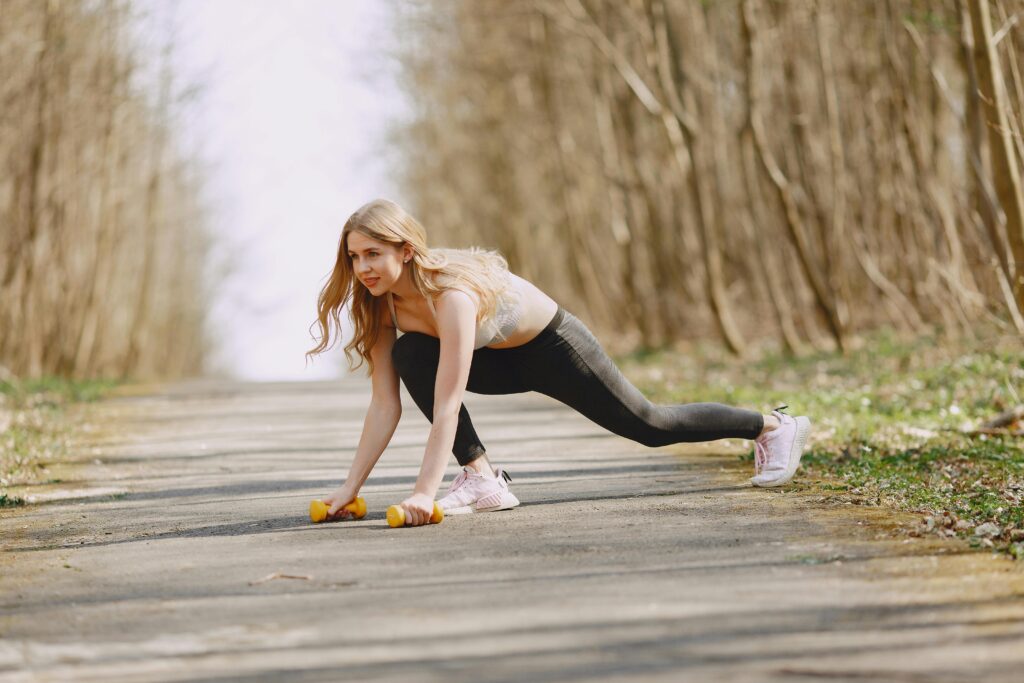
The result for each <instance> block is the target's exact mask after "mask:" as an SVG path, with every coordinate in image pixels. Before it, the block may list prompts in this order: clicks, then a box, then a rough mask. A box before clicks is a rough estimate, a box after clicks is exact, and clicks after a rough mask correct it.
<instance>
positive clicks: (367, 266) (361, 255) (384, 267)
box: [348, 232, 410, 296]
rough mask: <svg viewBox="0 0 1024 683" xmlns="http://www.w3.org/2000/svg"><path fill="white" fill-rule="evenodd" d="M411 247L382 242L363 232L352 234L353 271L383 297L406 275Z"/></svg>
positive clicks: (373, 291) (366, 285) (350, 244)
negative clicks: (407, 259) (406, 259)
mask: <svg viewBox="0 0 1024 683" xmlns="http://www.w3.org/2000/svg"><path fill="white" fill-rule="evenodd" d="M409 249H410V248H409V247H408V246H407V245H403V246H401V247H399V246H395V245H394V244H390V243H388V242H381V241H379V240H375V239H373V238H372V237H368V236H366V235H364V234H363V233H361V232H350V233H349V234H348V257H349V258H350V259H351V260H352V272H353V273H355V276H356V278H357V279H358V280H359V281H360V282H361V283H363V286H365V287H366V288H367V289H368V290H370V294H372V295H374V296H380V295H381V294H384V293H385V292H388V291H390V290H391V288H392V287H394V285H395V283H396V282H398V278H400V277H401V276H402V269H403V266H404V265H405V264H404V258H405V256H406V254H404V253H403V252H404V251H408V250H409Z"/></svg>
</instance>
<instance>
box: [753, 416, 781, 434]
mask: <svg viewBox="0 0 1024 683" xmlns="http://www.w3.org/2000/svg"><path fill="white" fill-rule="evenodd" d="M763 417H764V427H762V428H761V433H760V434H758V437H762V436H764V435H765V434H767V433H768V432H771V431H774V430H776V429H778V428H779V427H781V426H782V423H781V422H779V418H777V417H775V416H774V415H764V416H763Z"/></svg>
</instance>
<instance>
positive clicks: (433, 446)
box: [402, 289, 476, 524]
mask: <svg viewBox="0 0 1024 683" xmlns="http://www.w3.org/2000/svg"><path fill="white" fill-rule="evenodd" d="M437 331H438V336H439V337H440V338H441V357H440V359H439V361H438V365H437V379H436V380H435V382H434V420H433V424H432V425H431V428H430V436H428V437H427V448H426V451H425V453H424V455H423V464H422V466H421V467H420V473H419V477H417V479H416V487H415V489H413V496H412V497H410V498H408V499H407V500H406V501H404V502H403V503H402V506H403V507H405V508H406V513H407V517H408V519H409V523H410V524H425V523H426V522H427V520H428V519H429V517H430V512H431V511H432V509H433V501H434V496H435V495H436V494H437V489H438V487H439V486H440V485H441V480H442V479H443V478H444V470H445V467H446V466H447V464H448V458H449V456H450V455H451V452H452V446H453V445H454V443H455V430H456V427H457V426H458V423H459V408H460V407H461V406H462V398H463V395H464V394H465V393H466V382H467V381H468V380H469V367H470V365H471V364H472V362H473V343H474V341H475V338H476V303H475V302H474V301H473V299H471V298H470V296H469V295H468V294H466V293H465V292H462V291H459V290H455V289H451V290H447V291H446V292H444V293H443V294H442V295H441V296H440V298H439V300H438V303H437Z"/></svg>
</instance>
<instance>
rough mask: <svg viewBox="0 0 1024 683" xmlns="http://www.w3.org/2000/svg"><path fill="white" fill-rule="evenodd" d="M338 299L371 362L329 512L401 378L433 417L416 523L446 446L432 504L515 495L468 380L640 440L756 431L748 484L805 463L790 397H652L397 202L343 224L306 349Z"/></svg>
mask: <svg viewBox="0 0 1024 683" xmlns="http://www.w3.org/2000/svg"><path fill="white" fill-rule="evenodd" d="M346 302H349V303H350V308H351V313H352V320H353V323H354V328H355V332H354V336H353V339H352V341H351V342H349V344H348V345H347V346H346V347H345V354H346V356H347V357H348V358H349V362H350V364H351V365H353V369H355V368H356V367H358V366H359V365H361V364H362V363H363V362H364V361H365V362H366V363H367V365H368V367H369V371H370V377H371V380H372V385H373V397H372V399H371V400H370V406H369V409H368V411H367V415H366V420H365V422H364V425H363V433H362V437H361V438H360V439H359V445H358V447H357V449H356V454H355V458H354V459H353V461H352V466H351V468H350V470H349V474H348V478H346V480H345V483H344V484H342V485H341V486H340V487H339V488H338V489H337V490H336V491H334V492H333V493H331V495H330V496H328V497H327V498H326V499H325V500H324V502H326V503H327V504H328V505H329V506H330V507H329V510H328V514H329V515H330V517H331V518H340V517H342V516H348V514H349V513H347V512H345V511H344V510H342V509H341V508H342V507H343V506H344V505H346V504H347V503H349V502H351V501H352V500H354V499H355V498H356V496H357V495H358V493H359V490H360V488H362V486H363V483H364V482H365V481H366V479H367V477H368V476H369V475H370V470H372V469H373V466H374V465H375V464H376V462H377V459H378V458H379V457H380V455H381V453H383V451H384V449H385V448H386V447H387V445H388V443H389V442H390V441H391V437H392V435H393V434H394V432H395V428H396V427H397V426H398V421H399V418H400V417H401V414H402V405H401V400H400V398H399V379H401V380H402V381H403V382H404V383H405V385H406V388H407V389H408V391H409V394H410V395H411V396H412V398H413V400H414V401H415V402H416V405H417V406H418V407H419V408H420V410H422V411H423V414H424V415H426V417H427V419H429V420H430V421H431V423H432V426H431V429H430V435H429V437H428V439H427V446H426V451H425V453H424V456H423V464H422V466H421V467H420V472H419V476H418V477H417V479H416V485H415V487H414V489H413V494H412V495H411V496H410V497H409V498H407V499H405V500H404V501H403V502H402V503H401V505H402V507H403V508H404V509H405V513H406V517H407V519H408V521H409V523H410V524H413V525H420V524H425V523H426V522H427V520H428V519H429V517H430V513H431V511H432V509H433V503H434V496H435V494H436V493H437V490H438V487H439V486H440V485H441V480H442V478H443V477H444V471H445V467H446V466H447V463H448V454H449V453H454V454H455V457H456V459H457V460H458V462H459V464H460V465H462V472H461V473H460V474H459V475H458V476H457V477H456V478H455V480H454V481H453V482H452V484H451V486H450V487H449V489H448V492H447V493H446V495H445V496H444V497H443V498H441V499H440V500H439V501H438V502H439V504H440V505H441V507H442V508H443V509H444V510H445V512H446V513H447V514H459V513H464V512H489V511H494V510H505V509H509V508H512V507H515V506H516V505H518V504H519V501H518V499H517V498H516V497H515V495H513V494H512V492H511V490H510V489H509V486H508V482H509V481H510V477H509V476H508V475H507V474H506V473H505V472H504V471H503V470H501V469H497V470H495V469H494V468H493V466H492V465H491V463H490V461H489V460H488V457H487V452H486V450H485V448H484V446H483V443H482V442H481V441H480V438H479V437H478V436H477V434H476V431H474V429H473V423H472V421H471V420H470V417H469V413H468V412H467V411H466V408H465V406H463V405H462V398H463V394H464V393H465V392H466V390H467V389H468V390H469V391H471V392H474V393H479V394H512V393H520V392H526V391H539V392H541V393H543V394H547V395H548V396H551V397H553V398H555V399H558V400H559V401H562V402H563V403H565V404H567V405H569V406H570V407H572V408H574V409H575V410H577V411H579V412H580V413H582V414H583V415H584V416H586V417H588V418H590V419H591V420H593V421H594V422H596V423H597V424H599V425H601V426H603V427H605V428H606V429H608V430H610V431H612V432H614V433H615V434H618V435H620V436H624V437H626V438H629V439H632V440H634V441H637V442H639V443H642V444H644V445H647V446H664V445H667V444H672V443H679V442H683V441H690V442H693V441H713V440H715V439H723V438H735V437H740V438H745V439H754V443H755V476H754V477H753V478H752V479H751V482H752V483H753V484H754V485H755V486H780V485H782V484H785V483H787V482H788V481H790V479H792V478H793V474H794V473H795V472H796V469H797V467H798V465H799V464H800V454H801V452H802V450H803V447H804V444H805V443H806V440H807V435H808V433H809V432H810V422H809V421H808V419H807V418H806V417H797V418H793V417H790V416H789V415H786V414H784V413H782V412H781V410H782V408H785V406H782V408H779V409H776V410H774V411H772V413H771V414H770V415H761V414H760V413H757V412H754V411H750V410H742V409H739V408H731V407H729V406H725V405H721V404H718V403H689V404H685V405H674V406H659V405H654V404H652V403H651V402H650V401H648V400H647V399H646V398H645V397H644V396H643V395H642V394H641V393H640V392H639V391H638V390H637V389H636V388H635V387H634V386H633V385H632V384H630V383H629V381H628V380H627V379H626V378H625V377H624V376H623V375H622V373H620V372H619V370H618V368H616V367H615V364H614V363H613V362H612V360H611V359H610V358H609V357H608V355H607V354H606V353H605V352H604V350H603V349H602V348H601V345H600V344H599V343H598V341H597V339H595V338H594V336H593V335H592V334H591V333H590V331H589V330H588V329H587V328H586V327H585V326H584V325H583V323H581V322H580V321H579V320H578V319H577V318H576V317H575V316H573V315H572V314H571V313H569V312H568V311H566V310H564V309H563V308H562V307H561V306H559V305H558V304H557V303H556V302H555V301H554V300H552V299H551V297H549V296H547V295H546V294H545V293H544V292H542V291H541V290H540V289H538V288H537V287H535V286H534V285H533V284H531V283H529V282H527V281H526V280H524V279H523V278H521V277H518V276H516V275H514V274H512V273H511V272H509V271H508V268H507V265H506V263H505V260H504V259H503V258H501V256H499V255H498V254H496V253H494V252H487V251H482V250H478V249H471V250H451V249H430V248H428V247H427V241H426V233H425V231H424V229H423V227H422V226H421V225H420V224H419V223H418V222H417V221H416V220H415V219H414V218H413V217H412V216H410V215H409V214H408V213H406V212H405V211H404V210H402V208H401V207H399V206H398V205H397V204H395V203H393V202H390V201H387V200H383V199H378V200H375V201H372V202H370V203H368V204H366V205H364V206H363V207H361V208H360V209H359V210H358V211H356V212H355V213H354V214H352V216H351V217H350V218H349V219H348V221H347V222H346V223H345V228H344V230H342V233H341V240H340V243H339V248H338V257H337V261H336V263H335V265H334V270H333V272H332V273H331V277H330V280H329V281H328V282H327V284H326V285H325V286H324V288H323V290H321V292H320V297H319V301H318V309H319V326H320V333H321V334H320V338H319V343H318V344H317V346H316V347H315V348H313V349H312V350H310V352H309V354H308V355H314V354H318V353H321V352H322V351H324V350H325V349H327V348H329V347H330V345H331V344H330V337H331V330H332V328H333V330H334V334H335V335H337V334H338V332H339V330H340V321H339V313H340V311H341V309H342V307H343V305H344V304H345V303H346ZM400 331H401V332H404V334H403V335H402V336H401V337H398V336H397V335H398V332H400ZM353 352H355V353H356V354H358V356H359V359H358V362H356V363H353V362H352V360H353Z"/></svg>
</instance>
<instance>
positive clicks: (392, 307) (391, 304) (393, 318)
mask: <svg viewBox="0 0 1024 683" xmlns="http://www.w3.org/2000/svg"><path fill="white" fill-rule="evenodd" d="M426 299H427V306H429V307H430V312H431V313H433V314H434V320H437V309H436V308H434V302H433V300H431V298H430V297H429V296H428V297H426ZM388 309H390V311H391V322H392V323H394V325H395V329H396V330H398V316H396V315H395V300H394V299H392V298H391V292H388ZM398 331H399V332H401V330H398Z"/></svg>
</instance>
